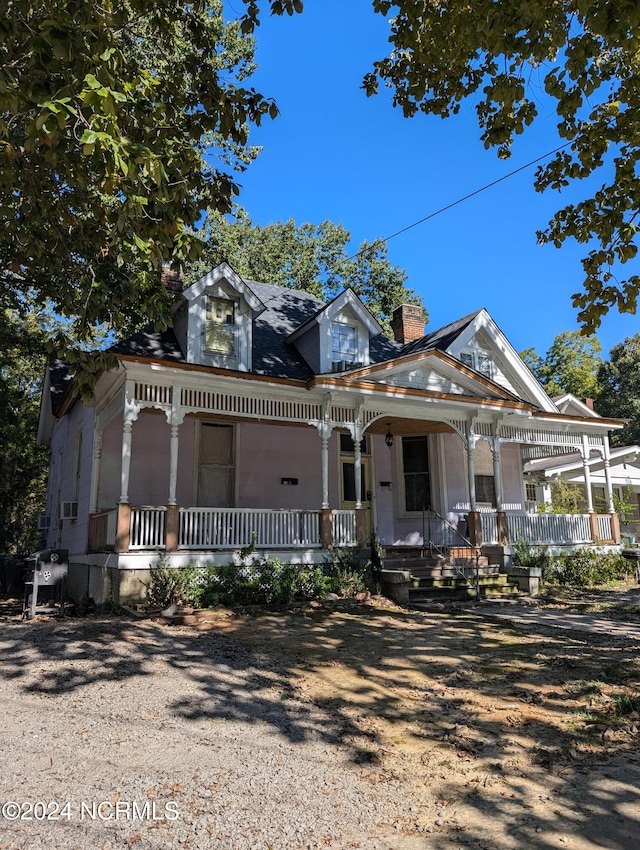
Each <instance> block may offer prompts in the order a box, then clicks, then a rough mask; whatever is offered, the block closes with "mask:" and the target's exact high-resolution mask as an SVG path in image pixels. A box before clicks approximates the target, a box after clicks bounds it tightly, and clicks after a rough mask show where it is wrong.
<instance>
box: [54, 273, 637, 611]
mask: <svg viewBox="0 0 640 850" xmlns="http://www.w3.org/2000/svg"><path fill="white" fill-rule="evenodd" d="M393 326H394V337H395V338H394V339H389V338H387V337H385V336H384V334H383V333H382V329H381V328H380V326H379V325H378V323H377V322H376V320H375V319H374V318H373V317H372V316H371V315H370V314H369V312H368V311H367V310H366V308H365V307H364V306H363V304H362V303H361V302H360V301H359V300H358V298H357V297H356V296H355V295H354V294H353V293H352V292H351V291H350V290H346V291H345V292H343V293H342V294H341V295H339V296H338V297H337V298H336V299H334V300H333V301H332V302H330V303H329V304H324V303H322V302H320V301H318V300H317V299H315V298H313V297H312V296H310V295H308V294H306V293H303V292H298V291H294V290H289V289H283V288H281V287H276V286H271V285H267V284H262V283H257V282H253V281H244V280H242V279H241V278H239V277H238V275H236V274H235V272H233V270H232V269H231V268H229V267H228V266H227V265H226V264H222V265H221V266H219V267H217V268H216V269H214V270H213V271H212V272H210V273H209V274H208V275H206V276H205V277H204V278H202V279H201V280H200V281H198V282H197V283H196V284H194V285H193V286H191V287H189V288H188V289H187V290H185V292H184V293H182V294H179V295H178V296H177V303H176V318H175V322H174V326H173V329H171V330H169V331H166V332H163V333H157V332H154V331H153V330H148V331H146V332H142V333H140V334H138V335H136V336H135V337H133V338H132V339H130V340H126V341H123V342H122V343H120V344H118V345H117V346H115V348H114V351H115V353H116V354H117V356H118V360H119V367H118V368H117V369H116V370H114V371H112V372H109V373H105V374H103V375H101V376H100V378H99V379H98V382H97V387H96V394H95V398H94V400H93V402H92V404H91V405H85V404H83V403H81V402H80V401H78V400H74V399H73V394H72V393H71V392H70V389H71V382H70V380H69V379H68V376H67V375H66V373H65V371H64V369H61V368H57V369H55V368H53V369H50V370H49V372H48V374H47V381H46V386H45V397H44V401H43V406H42V413H41V423H40V435H39V439H40V440H41V442H43V443H46V444H49V445H50V448H51V468H50V475H49V491H48V500H47V514H46V516H45V517H43V519H42V531H43V535H44V539H43V543H44V544H46V546H52V547H61V548H66V549H68V550H69V553H70V584H71V591H72V594H74V595H75V596H82V595H86V596H92V597H93V598H94V599H96V601H102V599H103V598H104V596H105V595H106V593H107V582H111V584H112V585H114V586H115V587H116V588H117V589H118V590H119V594H120V598H124V597H136V596H139V595H140V591H141V589H142V588H143V584H142V582H144V580H145V576H146V575H147V574H148V570H149V567H150V565H151V564H153V563H155V562H157V558H158V553H164V555H165V557H166V558H168V559H169V560H170V562H171V563H174V564H176V565H186V564H188V563H198V564H202V565H204V564H210V563H221V562H222V563H227V562H229V561H230V560H231V559H232V558H233V557H234V553H237V552H238V551H239V550H240V549H241V548H243V547H246V546H248V545H251V544H252V543H253V544H254V545H255V546H256V548H257V549H258V550H263V551H269V552H273V553H277V554H278V555H280V556H281V557H284V558H286V559H287V560H290V561H294V562H296V561H298V562H310V561H321V560H322V557H323V548H326V547H330V546H356V545H362V544H366V543H367V541H368V540H369V538H370V535H371V533H372V532H375V533H376V534H377V536H378V537H379V538H380V540H381V542H382V544H383V546H384V547H387V548H388V547H392V546H394V547H399V546H418V547H422V548H437V547H438V546H441V545H442V544H443V541H444V540H445V538H447V539H450V536H451V533H453V532H455V534H457V535H458V537H459V538H460V539H466V540H469V541H470V542H471V543H472V544H473V545H477V546H481V545H483V546H485V547H494V548H495V547H505V546H508V544H509V542H510V541H511V542H514V541H515V540H516V539H517V538H518V537H519V536H525V537H527V538H528V539H531V540H532V542H536V543H539V542H554V541H552V540H551V537H558V538H560V539H559V540H557V541H555V542H560V543H588V542H590V541H592V540H596V539H597V540H600V541H609V542H611V543H616V542H619V530H618V527H617V522H616V517H615V514H614V511H613V491H612V485H611V480H610V476H609V475H608V472H607V470H608V469H609V443H608V431H609V430H611V429H612V428H617V427H620V424H621V423H619V422H617V421H612V420H604V419H602V418H601V417H597V416H595V415H582V414H583V413H584V412H583V411H578V412H577V413H576V412H575V411H571V412H568V413H567V412H564V411H563V410H561V409H560V408H559V407H558V406H557V405H556V404H554V402H553V401H552V400H551V399H549V398H548V397H547V396H546V395H545V393H544V391H543V389H542V388H541V387H540V385H539V384H538V383H537V381H536V380H535V379H534V378H533V376H532V375H531V373H530V372H529V371H528V369H527V368H526V366H525V365H524V363H522V361H521V360H520V358H519V357H518V356H517V354H516V352H515V351H514V350H513V348H512V347H511V346H510V344H509V343H508V341H507V340H506V338H505V337H504V335H503V334H502V333H501V332H500V330H499V329H498V328H497V326H496V325H495V323H494V322H493V320H492V319H491V317H490V316H489V314H488V313H487V312H486V311H485V310H479V311H477V312H475V313H473V314H470V315H469V316H466V317H464V318H463V319H460V320H458V321H456V322H453V323H451V324H450V325H447V326H446V327H445V328H442V329H440V330H438V331H435V332H433V333H430V334H428V335H426V336H425V335H424V323H423V321H422V320H421V313H420V310H419V308H416V307H414V306H412V305H402V306H401V307H400V308H399V309H398V310H397V311H396V313H395V314H394V323H393ZM567 452H578V453H580V455H581V456H585V457H592V456H593V454H594V453H598V454H599V456H601V457H602V460H603V470H604V476H605V504H604V509H602V510H600V512H596V510H595V509H593V510H592V511H590V512H588V513H587V514H585V515H584V516H582V517H581V518H580V520H579V522H578V521H577V520H575V518H574V519H572V520H568V519H567V520H566V522H565V523H564V525H562V524H561V523H560V521H559V520H556V521H555V522H556V525H555V526H554V527H553V528H552V527H551V526H550V525H549V520H546V521H545V522H546V525H542V524H541V523H540V521H539V520H536V518H535V515H534V514H533V513H532V512H531V508H532V505H531V502H532V500H531V499H530V496H531V495H532V494H531V493H530V492H528V488H527V483H526V479H525V477H524V476H523V463H524V462H526V461H527V460H529V459H531V458H533V457H549V456H553V455H557V454H559V453H565V454H566V453H567ZM559 523H560V524H559Z"/></svg>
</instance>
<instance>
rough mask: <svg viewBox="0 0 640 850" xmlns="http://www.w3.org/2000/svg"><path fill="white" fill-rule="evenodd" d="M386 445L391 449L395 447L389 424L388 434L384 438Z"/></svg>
mask: <svg viewBox="0 0 640 850" xmlns="http://www.w3.org/2000/svg"><path fill="white" fill-rule="evenodd" d="M384 441H385V443H386V444H387V445H388V446H389V448H391V446H392V445H393V434H392V433H391V425H390V424H389V423H388V422H387V433H386V434H385V437H384Z"/></svg>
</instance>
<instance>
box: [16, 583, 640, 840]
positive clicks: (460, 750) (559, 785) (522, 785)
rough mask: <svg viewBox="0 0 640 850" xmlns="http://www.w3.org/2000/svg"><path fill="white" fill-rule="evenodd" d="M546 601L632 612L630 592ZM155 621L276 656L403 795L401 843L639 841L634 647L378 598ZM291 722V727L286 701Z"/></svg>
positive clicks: (373, 778)
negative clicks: (405, 813) (204, 619)
mask: <svg viewBox="0 0 640 850" xmlns="http://www.w3.org/2000/svg"><path fill="white" fill-rule="evenodd" d="M612 594H613V595H612ZM544 604H551V605H555V606H558V607H561V608H572V610H577V609H580V606H582V609H583V610H587V609H588V606H596V608H595V609H594V610H597V611H599V612H600V613H602V612H603V610H605V609H606V610H607V611H608V612H609V614H611V615H612V616H625V617H627V618H628V619H633V618H634V617H635V616H637V615H638V612H640V589H639V588H637V587H628V588H625V589H623V592H622V594H618V595H615V593H614V592H613V591H611V592H605V595H602V594H598V595H595V596H594V595H593V594H591V596H590V597H588V596H586V595H585V596H584V597H580V596H578V597H577V598H576V596H575V594H574V595H573V596H572V598H571V599H569V598H566V597H563V596H562V594H561V593H558V594H556V596H555V597H553V595H552V597H551V599H550V600H547V601H546V602H545V603H544ZM621 611H622V614H621V613H620V612H621ZM141 625H142V624H141ZM159 628H161V629H162V630H163V633H166V634H167V635H175V637H176V640H179V642H180V643H181V645H184V643H185V641H186V642H187V643H188V642H189V641H191V640H192V641H194V642H196V641H197V640H198V637H199V635H200V634H201V630H202V629H206V630H207V631H208V632H209V633H211V632H215V633H218V634H220V635H221V636H222V635H224V637H225V639H226V641H232V642H233V643H236V644H237V646H238V647H245V648H248V649H250V650H251V651H252V652H255V653H259V654H260V658H261V659H262V662H261V663H262V665H263V666H266V667H267V668H268V667H269V664H270V663H271V664H272V666H273V671H274V681H273V682H272V683H271V684H272V686H273V687H276V685H277V688H276V689H277V690H278V691H279V694H280V696H279V699H280V701H281V703H282V704H283V705H284V706H286V703H287V701H288V700H291V701H292V703H294V702H295V704H297V705H299V704H300V703H302V704H307V705H310V706H312V707H313V709H314V714H315V715H318V713H319V716H322V717H323V718H324V720H323V722H324V723H325V724H326V725H327V727H329V726H330V727H331V734H332V736H333V738H334V740H335V741H336V742H338V743H339V745H340V746H341V747H342V748H344V747H345V746H346V747H347V748H348V752H349V757H350V760H351V762H352V764H353V766H354V769H357V771H358V773H359V779H360V782H361V783H362V784H363V785H364V786H365V787H366V786H371V787H372V788H373V787H375V788H376V790H377V791H379V790H380V788H381V787H382V788H385V787H386V788H389V789H393V790H394V793H396V792H397V791H398V790H400V791H401V792H402V793H403V794H404V795H406V798H407V800H408V801H410V806H409V810H410V812H411V816H410V818H407V817H403V818H402V819H401V820H399V821H398V823H396V824H394V825H393V826H394V828H395V829H396V831H397V835H398V845H397V846H398V847H402V848H405V847H407V848H408V847H411V848H414V847H415V848H416V850H417V848H420V850H423V848H424V850H445V848H446V850H450V849H451V848H465V850H466V848H478V850H480V848H487V850H488V848H491V850H519V848H527V850H528V848H532V849H533V850H548V848H555V847H567V848H573V849H574V850H592V849H593V848H600V847H603V848H610V850H636V848H638V847H639V846H640V747H639V744H640V731H639V730H640V713H639V711H638V709H640V644H638V643H633V642H630V641H625V640H624V639H620V638H614V637H612V636H610V635H608V634H596V635H594V634H584V633H582V634H581V633H578V632H573V631H570V632H567V631H565V630H562V631H560V630H553V629H547V628H545V627H541V628H540V629H539V630H537V631H536V632H535V633H532V632H531V631H530V630H527V631H525V630H522V629H518V628H516V627H514V626H511V625H509V624H508V623H503V622H496V621H494V620H492V619H491V618H487V617H485V616H483V614H482V610H481V608H478V609H473V608H471V609H470V610H469V609H468V608H467V609H464V608H461V607H456V606H448V607H437V608H434V609H432V610H427V611H419V612H418V611H411V610H405V609H402V608H399V607H397V606H395V605H393V604H392V603H389V602H388V601H387V600H383V599H380V600H369V601H366V602H361V603H356V602H349V603H346V602H345V603H335V604H333V605H328V604H317V605H310V606H305V607H303V608H300V609H299V610H295V611H289V612H274V613H252V614H246V615H229V614H224V615H220V616H219V617H217V618H214V619H213V620H212V621H210V622H208V623H206V624H202V625H201V626H200V627H199V628H198V627H193V626H185V625H168V624H165V623H163V624H162V625H161V626H159ZM114 649H115V647H114ZM276 679H277V681H276ZM144 686H145V685H143V687H144ZM251 699H252V700H260V699H262V696H261V694H260V693H259V692H254V693H252V694H251ZM287 723H288V724H289V728H288V729H287V733H288V734H289V736H290V737H291V736H292V735H293V737H295V730H293V731H292V729H291V726H294V725H295V723H296V720H295V712H291V713H290V714H289V715H288V718H287ZM0 843H1V842H0ZM5 846H6V845H5ZM269 846H270V845H269ZM332 846H334V847H335V846H337V845H335V844H332ZM350 846H357V845H350Z"/></svg>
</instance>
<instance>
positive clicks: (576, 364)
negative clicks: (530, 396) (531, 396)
mask: <svg viewBox="0 0 640 850" xmlns="http://www.w3.org/2000/svg"><path fill="white" fill-rule="evenodd" d="M520 356H521V357H522V359H523V360H524V361H525V363H526V364H527V366H528V367H529V368H530V369H531V371H532V372H533V374H534V375H535V376H536V378H537V379H538V380H539V381H540V383H541V384H542V386H543V387H544V389H545V392H546V393H547V395H549V396H551V397H552V398H553V397H554V396H559V395H563V394H564V393H572V394H573V395H575V396H577V398H595V396H596V395H597V394H598V369H599V368H600V366H601V365H602V358H601V357H600V342H599V341H598V339H597V338H596V337H595V336H583V335H582V334H581V333H580V331H563V332H562V333H560V334H558V335H557V336H556V338H555V339H554V340H553V343H552V344H551V347H550V348H549V350H548V351H547V353H546V354H545V356H544V357H540V355H538V354H537V353H536V351H535V349H534V348H528V349H527V350H526V351H523V352H522V353H521V355H520Z"/></svg>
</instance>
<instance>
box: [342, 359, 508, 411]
mask: <svg viewBox="0 0 640 850" xmlns="http://www.w3.org/2000/svg"><path fill="white" fill-rule="evenodd" d="M344 377H345V380H349V379H353V380H362V379H366V380H367V381H369V382H371V383H376V384H384V385H385V386H391V387H403V388H406V389H417V390H424V391H427V392H435V393H444V394H448V395H461V396H466V397H472V398H479V399H480V398H482V399H503V400H504V399H509V400H516V399H515V397H514V396H513V395H511V394H509V393H508V392H504V390H503V389H502V388H501V387H499V386H497V385H496V384H494V383H493V382H491V381H489V380H487V379H485V378H484V377H483V376H480V375H477V374H475V373H474V372H472V371H471V370H470V369H468V368H466V367H465V366H463V365H461V364H460V363H457V362H456V361H455V360H453V358H451V357H448V356H447V355H446V354H443V353H442V352H439V351H425V352H422V353H420V354H413V355H409V356H408V357H401V358H399V359H397V360H391V361H387V362H386V363H382V364H378V365H376V366H372V367H369V368H368V369H357V370H354V371H352V372H350V373H349V374H348V375H345V376H344Z"/></svg>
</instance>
